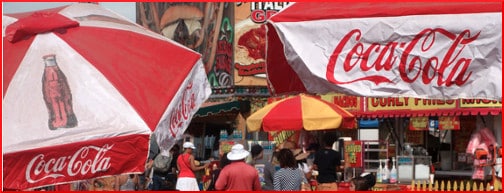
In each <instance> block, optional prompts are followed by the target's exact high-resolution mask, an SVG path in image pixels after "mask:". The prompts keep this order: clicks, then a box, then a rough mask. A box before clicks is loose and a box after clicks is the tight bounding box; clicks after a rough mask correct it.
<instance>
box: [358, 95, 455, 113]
mask: <svg viewBox="0 0 504 193" xmlns="http://www.w3.org/2000/svg"><path fill="white" fill-rule="evenodd" d="M367 106H368V111H378V110H380V111H383V110H429V109H453V108H455V107H456V106H457V105H456V100H436V99H418V98H410V97H400V98H368V105H367Z"/></svg>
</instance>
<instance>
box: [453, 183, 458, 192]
mask: <svg viewBox="0 0 504 193" xmlns="http://www.w3.org/2000/svg"><path fill="white" fill-rule="evenodd" d="M457 190H458V186H457V181H453V191H457Z"/></svg>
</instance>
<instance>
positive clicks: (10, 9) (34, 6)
mask: <svg viewBox="0 0 504 193" xmlns="http://www.w3.org/2000/svg"><path fill="white" fill-rule="evenodd" d="M72 3H73V2H2V4H3V6H2V9H3V10H2V13H18V12H27V11H34V10H40V9H48V8H53V7H59V6H63V5H68V4H72ZM99 4H100V5H101V6H103V7H105V8H107V9H110V10H112V11H113V12H116V13H117V14H119V15H122V16H124V17H126V18H128V19H129V20H131V21H132V22H135V21H136V9H135V2H100V3H99Z"/></svg>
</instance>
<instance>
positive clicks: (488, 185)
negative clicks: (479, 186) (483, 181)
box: [486, 183, 492, 191]
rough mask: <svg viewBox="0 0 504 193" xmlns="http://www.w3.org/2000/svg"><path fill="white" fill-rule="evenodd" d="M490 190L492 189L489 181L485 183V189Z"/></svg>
mask: <svg viewBox="0 0 504 193" xmlns="http://www.w3.org/2000/svg"><path fill="white" fill-rule="evenodd" d="M490 190H492V187H491V186H490V183H487V185H486V191H490Z"/></svg>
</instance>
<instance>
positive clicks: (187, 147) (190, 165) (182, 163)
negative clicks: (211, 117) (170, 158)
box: [175, 142, 210, 191]
mask: <svg viewBox="0 0 504 193" xmlns="http://www.w3.org/2000/svg"><path fill="white" fill-rule="evenodd" d="M182 147H183V148H184V153H182V154H180V155H179V156H178V158H177V168H178V170H179V171H180V172H179V175H178V179H177V185H176V187H175V188H176V189H177V190H180V191H199V190H200V189H199V186H198V182H197V181H196V175H194V172H195V171H198V170H202V169H204V168H206V167H208V165H210V162H209V163H206V164H205V165H203V166H196V165H195V164H194V156H193V155H192V153H193V150H194V149H196V147H195V146H194V144H193V143H191V142H185V143H184V144H183V145H182Z"/></svg>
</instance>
